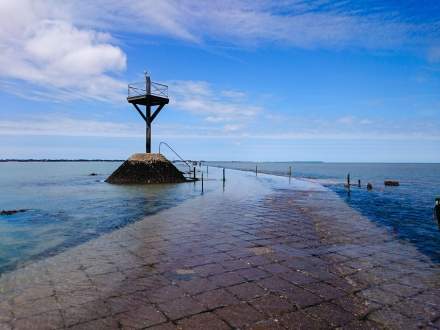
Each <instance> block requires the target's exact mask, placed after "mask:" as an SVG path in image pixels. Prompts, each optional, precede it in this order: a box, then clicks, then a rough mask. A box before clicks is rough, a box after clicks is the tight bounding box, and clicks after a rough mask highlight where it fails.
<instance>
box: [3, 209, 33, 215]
mask: <svg viewBox="0 0 440 330" xmlns="http://www.w3.org/2000/svg"><path fill="white" fill-rule="evenodd" d="M26 211H27V210H26V209H19V210H2V211H0V215H13V214H15V213H20V212H26Z"/></svg>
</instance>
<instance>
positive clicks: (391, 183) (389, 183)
mask: <svg viewBox="0 0 440 330" xmlns="http://www.w3.org/2000/svg"><path fill="white" fill-rule="evenodd" d="M384 185H385V186H391V187H397V186H399V185H400V183H399V181H397V180H385V181H384Z"/></svg>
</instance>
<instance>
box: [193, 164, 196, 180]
mask: <svg viewBox="0 0 440 330" xmlns="http://www.w3.org/2000/svg"><path fill="white" fill-rule="evenodd" d="M193 173H194V180H195V179H196V167H195V166H194V167H193Z"/></svg>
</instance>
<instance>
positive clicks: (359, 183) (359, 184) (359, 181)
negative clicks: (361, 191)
mask: <svg viewBox="0 0 440 330" xmlns="http://www.w3.org/2000/svg"><path fill="white" fill-rule="evenodd" d="M358 187H359V188H360V187H361V180H358Z"/></svg>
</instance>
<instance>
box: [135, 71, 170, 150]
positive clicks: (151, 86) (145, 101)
mask: <svg viewBox="0 0 440 330" xmlns="http://www.w3.org/2000/svg"><path fill="white" fill-rule="evenodd" d="M127 101H128V103H131V104H132V105H133V106H134V107H135V109H136V110H137V112H138V113H139V114H140V115H141V117H142V118H143V119H144V121H145V126H146V142H145V152H146V153H147V154H149V153H151V124H152V123H153V120H154V119H155V118H156V117H157V115H158V114H159V112H160V110H162V109H163V107H164V106H165V105H166V104H168V103H169V102H170V100H169V99H168V86H167V85H163V84H159V83H156V82H152V81H151V78H150V76H149V75H148V73H146V72H145V81H143V82H138V83H132V84H129V85H128V97H127ZM139 106H145V113H144V112H143V111H142V110H141V109H140V108H139ZM153 107H156V109H155V110H154V112H153V113H152V108H153Z"/></svg>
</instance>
